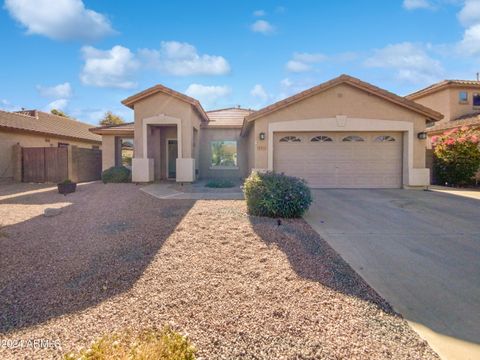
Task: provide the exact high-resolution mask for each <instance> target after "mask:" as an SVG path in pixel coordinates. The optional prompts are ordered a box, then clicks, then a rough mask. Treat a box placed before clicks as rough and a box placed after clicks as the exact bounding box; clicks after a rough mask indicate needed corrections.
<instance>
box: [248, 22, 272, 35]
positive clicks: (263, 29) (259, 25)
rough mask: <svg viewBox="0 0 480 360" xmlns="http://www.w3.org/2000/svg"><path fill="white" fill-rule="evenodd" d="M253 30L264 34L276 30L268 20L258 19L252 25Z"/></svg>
mask: <svg viewBox="0 0 480 360" xmlns="http://www.w3.org/2000/svg"><path fill="white" fill-rule="evenodd" d="M250 29H251V30H252V31H253V32H258V33H261V34H264V35H268V34H271V33H273V32H274V31H275V27H274V26H273V25H272V24H270V23H269V22H268V21H266V20H257V21H255V22H254V23H253V24H252V25H251V26H250Z"/></svg>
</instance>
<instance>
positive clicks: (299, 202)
mask: <svg viewBox="0 0 480 360" xmlns="http://www.w3.org/2000/svg"><path fill="white" fill-rule="evenodd" d="M243 192H244V193H245V198H246V200H247V208H248V212H249V213H250V214H251V215H256V216H269V217H281V218H296V217H300V216H302V215H303V214H304V213H305V211H307V210H308V208H309V207H310V205H311V203H312V193H311V192H310V189H309V188H308V186H307V184H306V182H305V180H303V179H299V178H296V177H293V176H286V175H284V174H277V173H275V172H266V173H259V172H253V173H252V174H251V175H250V176H249V177H248V178H247V179H246V180H245V183H244V185H243Z"/></svg>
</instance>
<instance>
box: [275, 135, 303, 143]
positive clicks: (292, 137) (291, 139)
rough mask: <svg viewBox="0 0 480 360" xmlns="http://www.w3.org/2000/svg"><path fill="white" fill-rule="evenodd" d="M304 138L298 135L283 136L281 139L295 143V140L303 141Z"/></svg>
mask: <svg viewBox="0 0 480 360" xmlns="http://www.w3.org/2000/svg"><path fill="white" fill-rule="evenodd" d="M301 141H302V139H300V138H298V137H296V136H284V137H283V138H281V139H280V142H286V143H295V142H301Z"/></svg>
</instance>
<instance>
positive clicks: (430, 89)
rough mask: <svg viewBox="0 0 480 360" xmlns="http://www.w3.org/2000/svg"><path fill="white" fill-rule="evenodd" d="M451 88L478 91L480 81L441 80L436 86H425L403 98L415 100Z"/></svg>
mask: <svg viewBox="0 0 480 360" xmlns="http://www.w3.org/2000/svg"><path fill="white" fill-rule="evenodd" d="M452 87H465V88H474V89H480V81H474V80H443V81H440V82H438V83H436V84H433V85H430V86H427V87H426V88H423V89H420V90H418V91H415V92H414V93H411V94H410V95H407V96H405V97H406V98H407V99H410V100H415V99H419V98H421V97H424V96H426V95H430V94H434V93H436V92H438V91H440V90H443V89H447V88H452Z"/></svg>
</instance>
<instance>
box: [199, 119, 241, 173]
mask: <svg viewBox="0 0 480 360" xmlns="http://www.w3.org/2000/svg"><path fill="white" fill-rule="evenodd" d="M215 140H234V141H236V142H237V166H238V169H235V170H230V169H228V170H227V169H212V168H211V159H212V149H211V142H212V141H215ZM247 146H248V141H247V138H244V137H240V129H213V128H203V129H202V130H201V132H200V168H199V171H200V174H199V175H200V177H201V178H226V177H229V178H243V177H245V176H246V175H247V172H248V147H247Z"/></svg>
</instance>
